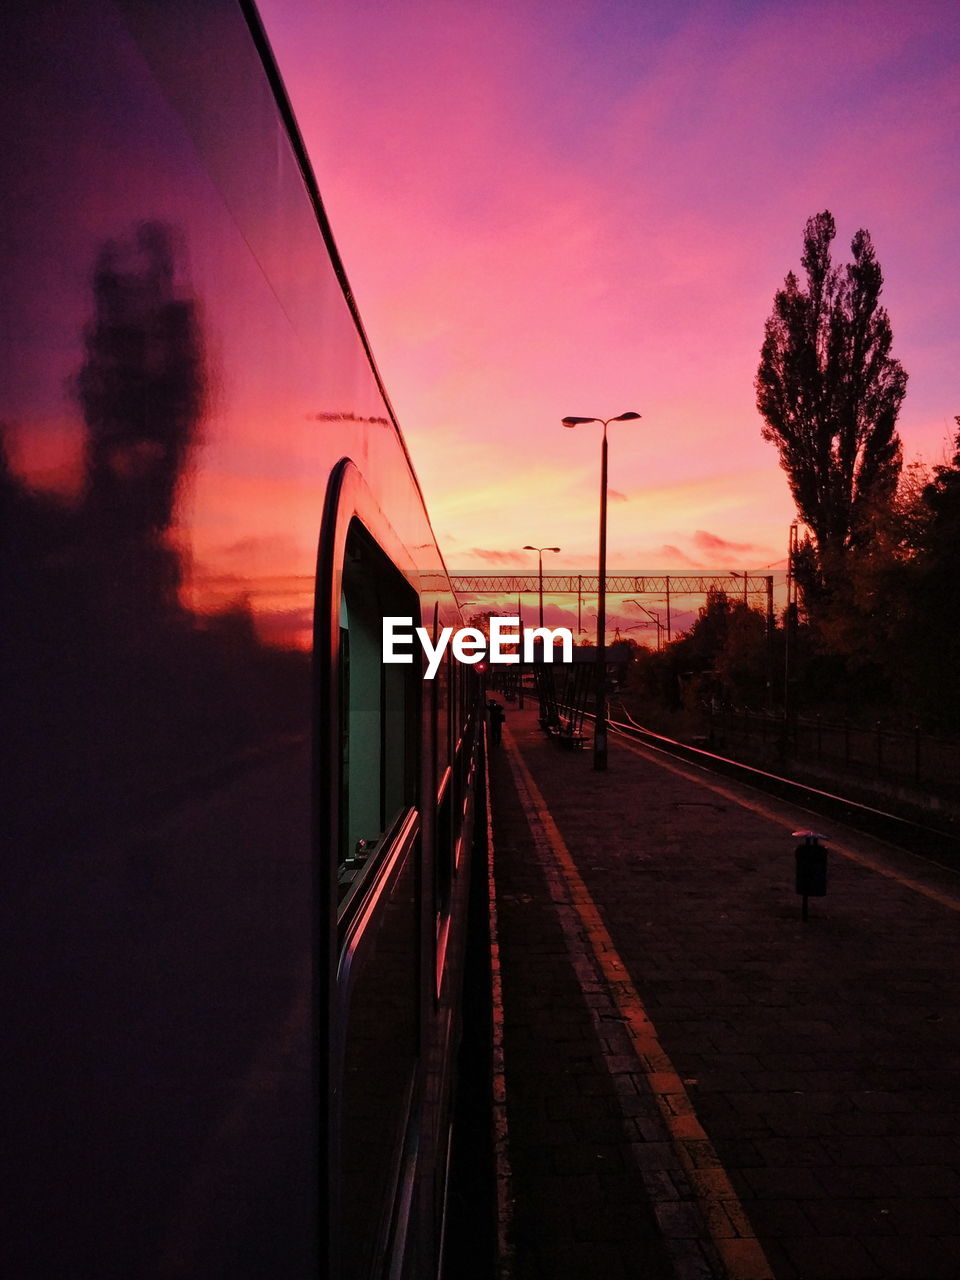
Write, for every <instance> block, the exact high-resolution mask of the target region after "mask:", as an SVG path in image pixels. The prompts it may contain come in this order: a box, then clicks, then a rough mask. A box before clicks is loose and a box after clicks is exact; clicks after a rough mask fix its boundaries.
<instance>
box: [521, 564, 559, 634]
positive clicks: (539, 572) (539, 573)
mask: <svg viewBox="0 0 960 1280" xmlns="http://www.w3.org/2000/svg"><path fill="white" fill-rule="evenodd" d="M523 549H524V551H535V552H536V553H537V581H538V582H539V584H540V626H541V627H542V626H543V553H544V552H545V551H559V550H560V548H559V547H531V546H529V545H527V546H525V547H524V548H523Z"/></svg>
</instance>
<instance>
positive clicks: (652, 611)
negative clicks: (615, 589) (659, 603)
mask: <svg viewBox="0 0 960 1280" xmlns="http://www.w3.org/2000/svg"><path fill="white" fill-rule="evenodd" d="M623 603H624V604H635V605H636V606H637V608H638V609H642V610H643V612H644V613H645V614H646V615H647V617H648V618H652V619H653V620H654V622H655V623H656V624H657V653H659V652H660V650H661V648H662V645H661V643H660V636H661V634H662V632H663V623H662V622H661V621H660V615H659V613H657V611H656V609H648V608H647V606H646V605H645V604H641V603H640V601H639V600H624V602H623ZM649 625H650V624H649V622H648V623H647V626H649ZM630 630H631V631H632V630H633V628H632V627H631V628H630Z"/></svg>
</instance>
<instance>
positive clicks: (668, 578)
mask: <svg viewBox="0 0 960 1280" xmlns="http://www.w3.org/2000/svg"><path fill="white" fill-rule="evenodd" d="M672 640H673V633H672V632H671V630H670V575H669V573H668V574H667V644H670V643H671V642H672Z"/></svg>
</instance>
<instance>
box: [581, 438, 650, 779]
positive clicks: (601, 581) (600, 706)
mask: <svg viewBox="0 0 960 1280" xmlns="http://www.w3.org/2000/svg"><path fill="white" fill-rule="evenodd" d="M639 417H640V414H639V413H619V414H617V416H616V417H615V418H564V419H563V420H562V421H563V425H564V426H565V427H580V426H584V425H585V424H586V423H588V422H598V423H599V424H600V425H601V426H602V427H603V446H602V448H601V451H600V557H599V559H600V565H599V575H598V581H597V670H596V680H597V713H596V723H595V724H594V727H593V767H594V769H599V770H603V769H606V767H607V655H606V649H605V641H606V630H607V427H608V426H609V424H610V423H611V422H631V421H634V420H635V419H637V418H639Z"/></svg>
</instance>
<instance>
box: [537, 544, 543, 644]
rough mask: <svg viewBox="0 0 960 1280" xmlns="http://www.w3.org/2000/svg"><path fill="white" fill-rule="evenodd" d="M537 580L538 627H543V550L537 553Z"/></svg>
mask: <svg viewBox="0 0 960 1280" xmlns="http://www.w3.org/2000/svg"><path fill="white" fill-rule="evenodd" d="M537 579H538V581H539V584H540V626H541V627H542V626H543V550H542V549H541V550H539V551H538V552H537Z"/></svg>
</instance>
